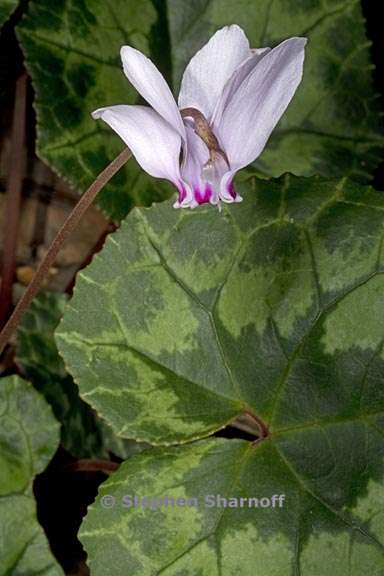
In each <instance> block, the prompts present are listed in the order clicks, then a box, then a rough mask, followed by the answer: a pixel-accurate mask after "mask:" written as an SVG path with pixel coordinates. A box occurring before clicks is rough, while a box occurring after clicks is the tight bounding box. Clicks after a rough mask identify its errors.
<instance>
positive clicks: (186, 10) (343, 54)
mask: <svg viewBox="0 0 384 576" xmlns="http://www.w3.org/2000/svg"><path fill="white" fill-rule="evenodd" d="M167 5H168V15H169V22H170V35H171V45H172V61H173V69H174V78H175V80H176V82H177V83H178V82H179V80H180V78H181V75H182V71H183V69H184V67H185V65H186V64H187V62H188V60H189V59H190V58H191V56H193V54H194V53H195V52H196V50H198V49H199V48H200V47H201V46H202V45H203V44H204V43H205V42H206V41H207V40H208V39H209V38H210V36H211V35H212V34H213V33H214V32H215V31H216V30H217V29H218V28H221V27H222V26H224V25H226V24H233V23H236V24H239V25H240V26H241V27H242V28H243V29H244V31H245V32H246V34H247V36H248V38H249V40H250V42H251V45H252V46H253V47H255V48H258V47H264V46H275V45H276V44H277V43H278V42H280V41H282V40H284V39H286V38H288V37H290V36H305V37H307V38H308V39H309V42H308V45H307V48H306V60H305V66H304V78H303V81H302V83H301V85H300V87H299V89H298V92H297V93H296V95H295V97H294V99H293V101H292V102H291V104H290V106H289V108H288V110H287V112H286V113H285V114H284V116H283V118H282V120H281V122H280V124H279V126H278V128H277V129H276V130H275V131H274V133H273V135H272V137H271V139H270V141H269V143H268V146H267V148H266V150H265V152H264V153H263V154H262V156H261V157H260V159H259V160H257V162H256V163H255V169H257V170H260V171H261V172H263V173H264V174H267V175H270V176H279V175H281V174H282V173H284V172H293V173H294V174H297V175H302V176H309V175H312V174H316V173H317V174H322V175H324V176H351V177H354V178H355V179H359V180H367V179H368V180H369V178H370V176H371V175H372V173H373V170H374V168H375V167H376V166H377V164H378V163H379V162H380V160H381V157H382V154H383V145H384V140H383V129H382V125H380V122H378V112H379V109H378V105H377V103H376V102H375V95H374V90H373V86H372V78H371V74H372V65H371V61H370V53H369V48H370V42H368V41H367V38H366V35H365V22H364V20H363V18H362V13H361V6H360V1H359V0H324V1H320V0H238V1H237V2H233V1H232V0H212V1H210V2H206V0H197V1H195V2H183V0H168V2H167ZM381 124H382V123H381Z"/></svg>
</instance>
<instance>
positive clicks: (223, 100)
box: [212, 48, 271, 129]
mask: <svg viewBox="0 0 384 576" xmlns="http://www.w3.org/2000/svg"><path fill="white" fill-rule="evenodd" d="M270 50H271V49H270V48H252V49H251V55H250V56H249V58H247V59H246V60H244V62H242V64H240V66H239V67H238V68H236V70H235V71H234V73H233V74H232V76H231V77H230V78H229V80H228V81H227V83H226V84H225V86H224V89H223V91H222V93H221V96H220V98H219V101H218V103H217V106H216V108H215V111H214V113H213V118H212V125H213V127H214V129H215V126H217V125H218V124H220V119H221V116H222V114H223V111H224V109H225V107H226V106H227V105H228V102H229V101H230V100H231V98H232V97H233V95H234V94H235V92H236V91H237V90H238V88H239V87H240V85H241V84H242V82H243V81H244V80H245V79H246V77H247V76H248V75H249V74H250V72H252V70H253V69H254V67H255V66H256V64H258V62H260V60H261V59H262V58H263V56H265V55H266V54H267V53H268V52H269V51H270Z"/></svg>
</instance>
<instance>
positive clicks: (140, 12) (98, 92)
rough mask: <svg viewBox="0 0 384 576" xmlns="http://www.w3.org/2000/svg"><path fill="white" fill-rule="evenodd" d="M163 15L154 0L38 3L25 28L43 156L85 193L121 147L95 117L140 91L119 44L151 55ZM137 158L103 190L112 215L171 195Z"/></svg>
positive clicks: (44, 0) (22, 36)
mask: <svg viewBox="0 0 384 576" xmlns="http://www.w3.org/2000/svg"><path fill="white" fill-rule="evenodd" d="M157 19H158V16H157V13H156V10H155V8H154V7H153V5H152V3H151V2H150V0H141V2H140V8H139V9H138V5H137V2H136V0H118V1H115V2H99V1H98V0H90V1H89V0H88V1H87V2H85V1H84V0H77V1H76V2H73V3H71V2H65V1H64V0H60V1H58V0H33V1H31V2H30V3H29V7H28V13H27V15H26V17H25V18H24V19H23V21H22V23H21V25H20V26H19V27H18V36H19V39H20V42H21V45H22V47H23V50H24V53H25V58H26V64H27V68H28V70H29V73H30V74H31V77H32V81H33V86H34V89H35V108H36V112H37V123H38V127H37V133H38V140H37V147H38V152H39V156H40V157H41V158H42V159H43V160H44V161H45V162H46V163H48V164H49V165H50V166H52V168H54V169H55V170H56V172H58V173H59V174H60V175H62V176H63V177H64V178H65V179H67V180H68V181H69V182H70V183H71V184H72V185H73V186H74V187H75V188H76V189H78V190H80V191H84V190H85V189H86V188H87V187H88V186H89V185H90V184H91V182H92V181H93V180H94V179H95V178H96V176H97V174H98V173H99V172H101V170H102V169H103V168H104V167H105V166H106V165H107V164H108V163H109V162H111V161H112V160H113V159H114V158H115V157H116V156H117V155H118V153H119V152H120V151H121V149H122V143H121V140H120V138H118V137H117V136H116V135H115V134H114V133H113V132H112V131H111V130H110V129H108V128H107V127H105V126H103V124H102V123H101V122H96V121H95V120H93V119H92V118H91V112H92V111H93V110H95V109H96V108H100V107H102V106H111V105H113V104H134V103H135V102H136V101H137V98H138V96H137V92H136V91H135V90H134V88H132V86H131V85H130V83H129V82H128V80H127V79H126V77H125V76H124V74H123V71H122V67H121V62H120V56H119V53H120V47H121V46H122V45H123V44H129V45H131V46H134V47H135V48H137V49H139V50H141V51H144V52H148V51H149V46H150V43H151V42H152V36H151V34H152V33H153V34H155V33H157V32H156V26H157ZM171 190H172V189H171V186H170V185H168V184H167V183H163V182H161V183H158V182H157V183H155V181H154V180H153V178H150V177H149V176H147V175H146V174H145V173H144V172H143V171H142V170H141V168H139V166H138V165H137V164H136V163H135V162H134V161H133V160H130V161H129V162H128V163H127V164H126V165H125V166H124V168H123V169H122V170H121V171H120V172H119V173H118V174H117V175H116V176H115V177H114V178H113V179H112V181H111V182H110V183H109V184H108V185H107V186H106V188H105V189H104V190H103V192H102V193H101V194H100V199H99V202H100V206H101V207H102V208H103V209H104V210H105V211H106V212H107V213H108V214H109V216H110V217H111V218H116V219H119V218H122V217H123V216H125V215H126V214H127V212H128V211H129V209H130V208H131V206H132V205H133V204H146V203H147V204H148V203H150V202H151V201H152V200H154V199H164V198H166V197H167V196H169V194H170V192H171Z"/></svg>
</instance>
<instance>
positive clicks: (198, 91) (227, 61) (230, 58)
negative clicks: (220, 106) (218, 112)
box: [179, 25, 250, 120]
mask: <svg viewBox="0 0 384 576" xmlns="http://www.w3.org/2000/svg"><path fill="white" fill-rule="evenodd" d="M249 56H250V48H249V42H248V40H247V37H246V36H245V34H244V32H243V30H242V29H241V28H240V27H239V26H237V25H233V26H225V28H222V29H221V30H219V31H218V32H216V34H214V35H213V36H212V38H211V39H210V40H209V42H208V43H207V44H205V46H203V48H202V49H201V50H199V51H198V52H197V53H196V54H195V56H193V58H192V59H191V61H190V62H189V64H188V66H187V67H186V69H185V72H184V75H183V79H182V82H181V88H180V94H179V107H180V108H187V107H189V106H191V107H193V108H197V109H198V110H200V112H202V113H203V114H204V116H205V117H206V118H207V119H208V120H210V118H211V117H212V114H213V111H214V109H215V107H216V104H217V102H218V99H219V97H220V94H221V92H222V90H223V88H224V85H225V83H226V82H227V80H228V79H229V78H230V77H231V76H232V74H233V72H234V71H235V70H236V68H237V67H238V66H239V65H240V64H241V63H242V62H243V61H244V60H245V59H246V58H248V57H249Z"/></svg>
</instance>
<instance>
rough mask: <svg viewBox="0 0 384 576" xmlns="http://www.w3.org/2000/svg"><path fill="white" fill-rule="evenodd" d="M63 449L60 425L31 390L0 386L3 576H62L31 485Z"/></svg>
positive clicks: (10, 383) (17, 381) (7, 383)
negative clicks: (42, 526) (39, 518)
mask: <svg viewBox="0 0 384 576" xmlns="http://www.w3.org/2000/svg"><path fill="white" fill-rule="evenodd" d="M58 443H59V425H58V423H57V422H56V420H55V419H54V417H53V415H52V412H51V409H50V407H49V406H48V404H47V403H46V402H45V400H44V398H42V396H40V394H39V393H38V392H36V390H34V389H33V388H32V386H31V385H30V384H29V383H27V382H25V381H23V380H21V378H18V377H17V376H10V377H7V378H2V379H1V381H0V446H1V450H0V533H1V538H0V540H1V546H0V575H1V576H9V575H13V574H14V575H15V576H16V574H28V575H30V576H33V575H36V576H37V575H38V574H43V573H44V574H46V575H47V576H60V575H62V574H63V572H62V570H61V568H60V567H59V565H58V564H57V563H56V561H55V560H54V558H53V556H52V553H51V551H50V549H49V545H48V542H47V540H46V537H45V534H44V532H43V530H42V528H41V526H40V525H39V523H38V521H37V518H36V504H35V501H34V498H33V493H32V481H33V478H34V476H35V475H36V474H39V473H40V472H42V471H43V470H44V469H45V467H46V466H47V464H48V463H49V461H50V460H51V458H52V456H53V454H54V452H55V451H56V448H57V446H58Z"/></svg>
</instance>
